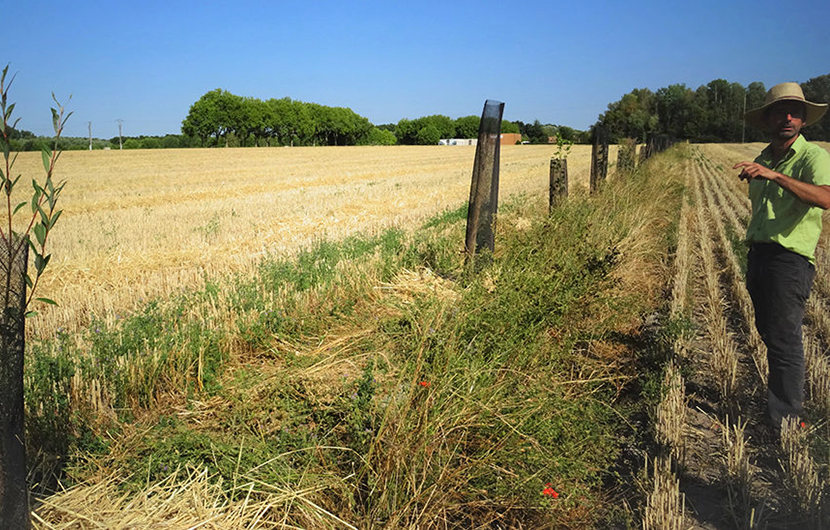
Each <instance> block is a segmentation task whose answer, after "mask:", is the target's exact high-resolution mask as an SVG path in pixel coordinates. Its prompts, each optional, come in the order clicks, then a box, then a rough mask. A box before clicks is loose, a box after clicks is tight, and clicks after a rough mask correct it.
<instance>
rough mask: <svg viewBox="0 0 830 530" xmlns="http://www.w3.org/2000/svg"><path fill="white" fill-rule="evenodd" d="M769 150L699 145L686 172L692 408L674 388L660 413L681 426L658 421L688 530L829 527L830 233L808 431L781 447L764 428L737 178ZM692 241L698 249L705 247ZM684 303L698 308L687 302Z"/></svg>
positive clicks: (686, 353)
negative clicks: (743, 166)
mask: <svg viewBox="0 0 830 530" xmlns="http://www.w3.org/2000/svg"><path fill="white" fill-rule="evenodd" d="M820 145H822V146H823V147H824V148H825V149H828V148H830V145H829V144H826V143H822V144H820ZM763 147H764V145H763V144H745V145H712V144H710V145H700V146H693V147H692V160H690V161H689V164H688V167H687V170H686V171H685V177H686V185H687V194H688V195H689V202H690V204H691V205H692V207H691V208H684V209H683V212H682V214H681V227H683V229H684V230H683V231H682V233H681V234H682V235H681V236H680V237H679V244H678V247H677V254H676V262H675V265H676V277H675V280H674V291H675V292H674V299H675V300H678V302H676V303H675V304H673V308H674V309H673V314H674V315H683V314H685V318H686V319H688V321H689V323H690V324H691V326H690V329H691V330H693V331H692V332H691V334H689V335H688V336H687V337H686V340H683V341H679V342H678V343H677V344H676V345H675V351H676V354H677V358H678V359H679V362H680V363H681V365H682V366H683V367H684V370H685V373H686V374H687V378H686V385H685V399H687V401H686V409H685V410H682V408H681V407H680V406H678V405H677V404H678V403H682V400H681V399H680V398H677V397H674V398H673V399H670V398H672V396H673V395H672V394H671V393H670V392H669V391H670V390H672V386H671V384H669V383H668V382H664V392H665V398H664V403H661V407H660V408H659V409H658V413H660V412H664V411H667V410H671V411H673V413H672V415H673V416H674V418H675V421H674V422H667V421H666V420H665V419H664V418H663V417H662V416H660V415H659V414H658V415H657V417H656V418H655V422H656V423H657V428H658V429H657V432H658V434H661V435H662V438H660V439H659V440H658V441H660V442H661V443H662V444H663V445H667V446H669V447H668V449H670V454H671V456H672V457H673V458H674V459H675V464H676V469H677V478H678V479H679V482H680V491H681V492H682V493H683V494H685V502H686V508H687V511H686V513H687V515H686V516H685V520H684V521H682V525H683V527H685V528H702V529H712V528H723V527H736V528H764V527H769V528H808V527H809V528H823V527H825V526H823V525H825V524H826V523H827V517H828V506H827V502H826V499H827V487H826V484H827V483H826V478H827V472H828V467H827V466H828V464H827V462H826V455H823V454H822V453H821V451H816V450H815V448H817V447H825V446H826V425H827V424H828V418H827V416H826V405H825V402H826V398H825V397H824V395H825V393H826V392H824V387H826V381H827V377H828V375H827V374H826V371H827V349H828V345H830V341H828V337H830V334H828V329H830V326H828V324H826V323H825V322H826V320H827V319H826V317H825V315H826V314H827V309H826V308H827V307H828V304H830V299H828V295H830V290H828V289H827V287H826V286H827V285H828V280H827V278H828V276H830V275H829V274H828V267H827V265H828V262H827V248H828V236H830V231H828V230H827V229H826V228H825V230H824V232H823V236H822V239H821V241H820V242H819V248H818V250H817V256H818V258H817V262H818V263H817V276H816V281H815V284H814V288H813V291H812V294H811V298H810V301H809V303H808V308H807V318H806V321H805V326H804V334H805V344H806V347H805V350H806V356H807V363H808V377H807V401H806V403H805V406H806V412H805V418H806V420H807V423H801V424H800V425H796V424H793V425H792V426H790V427H789V429H785V432H784V436H783V437H782V438H781V440H778V439H776V438H775V437H774V436H772V435H771V434H770V433H769V431H768V430H767V429H766V428H765V427H764V426H763V425H762V423H761V416H762V410H763V407H764V403H765V387H766V378H767V371H768V367H767V360H766V348H765V347H764V345H763V343H762V342H761V338H760V336H759V335H758V333H757V331H756V329H755V326H754V311H753V308H752V302H751V300H750V298H749V294H748V292H747V290H746V287H745V284H744V282H745V280H744V275H745V273H744V272H743V265H744V264H745V262H746V247H745V245H744V243H743V242H742V239H743V236H744V234H745V233H746V225H747V223H748V222H749V218H750V215H751V212H750V203H749V199H748V197H747V184H746V183H745V182H741V181H740V180H739V179H738V178H737V173H738V172H737V171H735V170H732V166H733V165H734V164H735V163H737V162H739V161H742V160H752V159H754V158H755V156H757V154H758V153H759V152H760V150H761V149H762V148H763ZM828 215H830V214H828ZM828 221H830V219H828V218H827V217H825V223H827V222H828ZM686 230H688V233H685V231H686ZM689 240H691V241H696V242H697V243H696V245H695V248H693V249H692V248H690V246H689V245H688V241H689ZM689 280H691V283H692V285H691V288H689V286H688V282H689ZM687 289H688V292H687ZM683 300H688V301H689V302H690V303H689V304H682V303H680V302H679V301H683ZM671 366H672V367H673V366H674V365H673V364H672V365H671ZM672 369H673V368H672ZM672 369H668V370H667V373H668V372H670V371H671V370H672ZM667 377H668V375H667ZM667 381H669V379H667ZM681 396H682V394H681ZM664 425H669V426H672V428H668V427H665V426H664ZM813 425H814V426H815V427H813ZM679 432H682V433H683V434H682V435H680V434H678V433H679ZM664 433H670V434H671V435H672V436H668V435H666V434H664ZM684 450H685V451H684ZM781 486H783V487H781ZM664 495H665V493H664ZM649 506H651V505H649Z"/></svg>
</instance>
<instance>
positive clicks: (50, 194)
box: [0, 65, 72, 314]
mask: <svg viewBox="0 0 830 530" xmlns="http://www.w3.org/2000/svg"><path fill="white" fill-rule="evenodd" d="M8 71H9V66H8V65H6V67H5V68H3V72H2V75H0V114H2V116H3V120H2V129H0V145H2V149H3V159H4V164H3V167H2V168H0V187H2V190H3V194H5V199H6V219H2V218H0V248H2V247H5V248H2V254H3V255H4V256H8V257H9V261H8V263H10V264H11V263H14V261H15V259H16V258H18V256H20V253H21V252H23V249H24V247H25V246H26V245H28V246H29V249H30V251H31V253H32V255H33V257H34V261H33V263H34V269H35V270H34V279H32V276H31V274H29V273H27V274H26V278H25V281H26V285H27V287H28V288H29V294H28V296H27V299H26V308H28V307H30V305H31V302H32V300H38V301H41V302H45V303H47V304H52V305H55V302H54V301H52V300H50V299H48V298H34V297H33V296H34V293H35V290H36V289H37V285H38V281H39V280H40V277H41V275H43V271H44V270H45V269H46V266H47V265H48V264H49V259H50V258H51V255H50V254H47V253H46V246H47V242H48V240H49V234H50V233H51V231H52V229H53V228H54V227H55V224H56V223H57V222H58V219H59V218H60V216H61V212H62V210H58V209H57V204H58V198H59V196H60V194H61V191H63V187H64V186H65V185H66V181H61V182H60V183H58V184H57V185H56V184H55V182H54V180H53V175H54V172H55V165H56V163H57V161H58V157H60V151H59V149H58V140H59V138H60V136H61V133H62V132H63V128H64V125H65V124H66V120H67V119H69V116H71V115H72V113H71V112H70V113H66V111H65V109H64V107H63V106H62V105H61V104H60V103H59V102H58V100H57V99H56V98H55V94H54V92H53V93H52V100H53V101H54V102H55V105H56V106H57V108H52V127H53V128H54V130H55V141H54V147H53V148H52V149H50V148H49V147H48V146H44V148H43V150H42V151H41V157H42V159H43V169H44V171H45V172H46V179H45V180H44V181H42V183H39V182H38V181H37V180H35V179H34V178H33V179H32V188H33V192H32V197H31V199H30V200H26V201H22V202H20V203H17V204H15V205H14V206H13V204H14V201H13V199H12V194H13V192H14V191H15V189H16V186H17V184H18V181H19V180H20V178H21V176H22V175H21V174H18V175H17V176H14V164H15V161H16V160H17V153H14V154H13V155H12V153H11V133H12V130H13V129H14V128H15V127H17V123H18V122H19V121H20V118H18V119H16V120H14V121H12V112H13V111H14V106H15V104H14V103H11V104H9V102H8V95H9V88H10V87H11V85H12V82H13V81H14V76H12V78H11V79H9V81H8V83H7V82H6V77H7V74H8ZM0 197H2V196H0ZM27 206H29V207H30V209H31V215H28V214H26V215H19V212H20V211H21V210H24V209H25V208H26V207H27ZM15 219H17V220H15ZM20 228H22V231H18V230H20ZM32 235H34V237H32ZM3 280H5V285H4V286H3V287H4V288H5V289H4V292H5V300H4V301H5V302H6V304H5V307H9V299H8V298H9V296H10V294H9V293H10V287H11V282H12V278H11V267H8V268H7V270H6V278H3ZM27 314H28V313H27Z"/></svg>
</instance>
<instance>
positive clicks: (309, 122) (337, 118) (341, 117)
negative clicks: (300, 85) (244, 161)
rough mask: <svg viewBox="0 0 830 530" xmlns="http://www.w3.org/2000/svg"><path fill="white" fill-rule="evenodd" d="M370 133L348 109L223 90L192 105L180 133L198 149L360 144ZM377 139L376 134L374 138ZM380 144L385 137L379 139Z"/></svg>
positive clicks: (369, 127) (361, 119)
mask: <svg viewBox="0 0 830 530" xmlns="http://www.w3.org/2000/svg"><path fill="white" fill-rule="evenodd" d="M371 131H372V124H371V123H369V120H368V119H366V118H364V117H363V116H360V115H358V114H356V113H355V112H354V111H352V110H351V109H349V108H343V107H327V106H325V105H318V104H316V103H303V102H301V101H292V100H291V99H290V98H282V99H269V100H267V101H262V100H260V99H257V98H250V97H244V98H243V97H240V96H236V95H234V94H231V93H230V92H227V91H224V90H222V89H219V88H217V89H215V90H213V91H211V92H208V93H206V94H205V95H203V96H202V97H201V98H199V100H198V101H196V102H195V103H194V104H193V105H191V107H190V111H189V112H188V114H187V117H186V118H185V119H184V121H183V122H182V133H183V134H184V135H185V136H188V137H196V138H199V139H200V141H201V143H202V145H203V146H205V145H209V141H210V140H211V139H212V140H213V141H214V142H215V145H224V146H226V147H228V146H230V145H231V144H232V143H233V144H235V145H238V146H250V145H255V146H260V145H268V146H271V145H358V144H366V143H367V137H368V136H369V135H370V133H371ZM376 138H377V136H376ZM382 140H383V141H388V137H387V136H385V135H383V136H382Z"/></svg>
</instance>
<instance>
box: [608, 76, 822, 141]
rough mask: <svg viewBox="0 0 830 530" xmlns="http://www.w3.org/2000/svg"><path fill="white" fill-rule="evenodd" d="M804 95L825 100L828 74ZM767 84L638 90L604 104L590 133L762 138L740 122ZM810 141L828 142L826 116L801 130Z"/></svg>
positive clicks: (759, 103) (611, 136)
mask: <svg viewBox="0 0 830 530" xmlns="http://www.w3.org/2000/svg"><path fill="white" fill-rule="evenodd" d="M801 87H802V89H803V90H804V97H806V98H807V99H808V100H809V101H813V102H817V103H827V102H830V74H826V75H821V76H818V77H814V78H812V79H810V80H808V81H807V82H806V83H801ZM766 93H767V88H765V87H764V84H763V83H761V82H758V81H755V82H752V83H750V84H749V85H748V86H747V87H744V86H743V85H741V84H740V83H730V82H728V81H726V80H725V79H715V80H713V81H710V82H709V83H708V84H706V85H702V86H700V87H698V88H697V90H692V89H691V88H689V87H687V86H686V85H685V84H682V83H680V84H674V85H669V86H667V87H663V88H660V89H658V90H657V91H656V92H652V91H651V90H649V89H648V88H637V89H634V90H632V91H631V92H629V93H628V94H625V95H624V96H623V97H622V98H621V99H620V100H619V101H615V102H613V103H610V104H609V105H608V110H606V111H605V112H604V113H603V114H601V115H600V116H599V119H598V120H597V123H596V124H595V125H594V126H593V128H592V129H593V131H594V134H596V132H597V131H599V130H600V129H602V130H604V131H605V132H606V134H607V135H608V139H609V141H611V142H618V141H619V140H621V139H622V138H635V139H637V141H638V142H645V141H646V140H647V139H648V138H649V137H651V136H655V135H664V136H669V137H671V138H674V139H677V140H689V141H691V142H696V143H717V142H726V143H739V142H741V141H746V142H763V141H766V140H767V137H766V134H765V132H764V131H761V130H758V129H755V128H753V127H749V126H744V121H743V115H744V112H745V111H747V110H750V109H754V108H758V107H760V106H762V105H763V104H764V99H765V97H766ZM804 136H805V137H807V138H808V139H810V140H818V141H830V119H828V118H825V119H823V120H821V121H819V122H818V123H817V124H815V125H812V126H810V127H808V128H806V129H805V130H804Z"/></svg>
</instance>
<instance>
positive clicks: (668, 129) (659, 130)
mask: <svg viewBox="0 0 830 530" xmlns="http://www.w3.org/2000/svg"><path fill="white" fill-rule="evenodd" d="M801 86H802V88H803V90H804V94H805V97H806V98H807V99H808V100H810V101H815V102H820V103H822V102H823V103H826V102H830V74H827V75H822V76H818V77H814V78H812V79H810V80H808V81H807V82H806V83H802V84H801ZM765 96H766V88H765V87H764V84H763V83H761V82H757V81H756V82H752V83H750V84H749V85H748V86H747V87H744V86H743V85H741V84H740V83H730V82H728V81H726V80H724V79H715V80H713V81H711V82H709V83H708V84H706V85H702V86H700V87H698V88H697V89H696V90H692V89H691V88H689V87H687V86H686V85H685V84H682V83H679V84H673V85H669V86H668V87H663V88H660V89H658V90H656V91H651V90H650V89H648V88H637V89H634V90H632V91H631V92H629V93H627V94H625V95H623V96H622V98H621V99H620V100H618V101H615V102H612V103H609V104H608V108H607V110H606V111H605V112H604V113H602V114H600V116H599V118H598V120H597V122H596V123H595V124H594V125H592V126H591V128H590V129H589V130H587V131H581V130H578V129H574V128H572V127H568V126H565V125H553V124H542V123H540V122H539V120H534V121H533V122H532V123H524V122H522V121H510V120H502V128H501V130H502V132H503V133H520V134H521V135H522V141H524V142H528V143H533V144H545V143H549V141H550V138H552V137H561V138H562V139H564V140H568V141H571V142H574V143H590V142H591V141H593V139H594V138H595V137H596V135H597V133H598V131H600V130H602V131H604V133H605V134H606V135H607V138H608V140H609V142H611V143H617V142H619V141H620V140H622V139H623V138H635V139H636V140H637V141H638V142H645V141H647V139H648V138H649V137H652V136H668V137H671V138H674V139H676V140H689V141H691V142H728V143H737V142H741V141H746V142H757V141H765V140H766V137H765V134H764V132H763V131H759V130H757V129H754V128H752V127H745V126H744V123H743V114H744V112H745V110H748V109H752V108H756V107H759V106H760V105H762V104H763V101H764V98H765ZM479 121H480V117H479V116H475V115H472V116H462V117H460V118H456V119H453V118H450V117H449V116H444V115H440V114H436V115H432V116H423V117H420V118H415V119H408V118H403V119H401V120H400V121H398V122H397V123H388V124H381V125H373V124H372V123H371V122H370V121H369V120H368V119H367V118H365V117H363V116H360V115H359V114H357V113H355V112H354V111H352V110H351V109H350V108H347V107H329V106H326V105H320V104H317V103H305V102H302V101H298V100H292V99H291V98H288V97H285V98H280V99H276V98H272V99H268V100H261V99H258V98H251V97H243V96H237V95H235V94H232V93H230V92H228V91H225V90H222V89H220V88H217V89H215V90H212V91H210V92H207V93H206V94H204V95H203V96H202V97H200V98H199V99H198V100H197V101H196V102H194V103H193V104H192V105H191V107H190V110H189V111H188V114H187V117H185V119H184V120H183V121H182V128H181V134H167V135H164V136H144V135H142V136H132V137H130V136H125V137H121V138H119V137H118V136H116V137H113V138H110V139H109V140H102V139H97V138H93V140H92V148H93V149H104V148H111V149H117V148H119V142H120V145H123V148H124V149H165V148H187V147H222V146H224V147H253V146H286V145H288V146H318V145H435V144H437V143H438V140H440V139H442V138H476V137H477V136H478V127H479ZM804 132H805V136H806V137H807V138H808V139H810V140H818V141H830V118H826V119H824V120H822V121H820V122H819V123H817V124H815V125H813V126H810V127H808V128H807V129H805V131H804ZM10 136H11V139H12V140H11V147H12V148H13V149H15V150H18V151H33V150H40V149H41V148H42V147H43V146H51V139H50V138H48V137H40V136H36V135H34V134H33V133H31V132H29V131H25V130H20V131H15V130H12V131H11V134H10ZM59 148H60V149H63V150H82V149H89V139H88V138H85V137H62V138H61V139H60V144H59Z"/></svg>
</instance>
